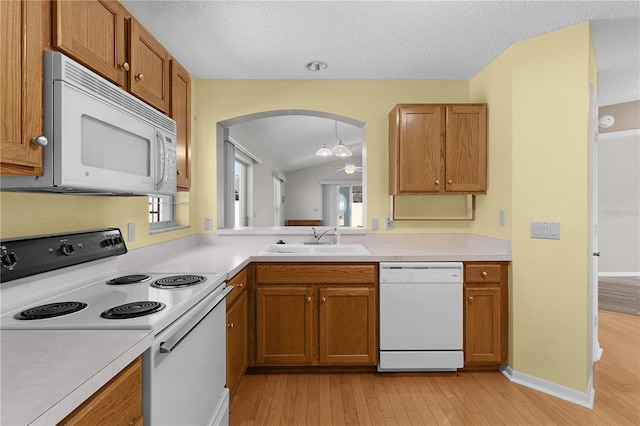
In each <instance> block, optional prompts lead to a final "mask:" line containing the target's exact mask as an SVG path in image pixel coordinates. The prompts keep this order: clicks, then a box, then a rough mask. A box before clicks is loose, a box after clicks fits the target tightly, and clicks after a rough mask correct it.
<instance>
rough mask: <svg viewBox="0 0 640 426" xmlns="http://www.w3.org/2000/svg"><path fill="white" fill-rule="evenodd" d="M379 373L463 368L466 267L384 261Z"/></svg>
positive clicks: (452, 264) (381, 275) (381, 285)
mask: <svg viewBox="0 0 640 426" xmlns="http://www.w3.org/2000/svg"><path fill="white" fill-rule="evenodd" d="M379 294H380V316H379V319H380V324H379V325H380V357H379V364H378V371H380V372H385V371H455V370H456V369H458V368H462V367H463V364H464V356H463V353H462V339H463V337H462V263H461V262H380V292H379Z"/></svg>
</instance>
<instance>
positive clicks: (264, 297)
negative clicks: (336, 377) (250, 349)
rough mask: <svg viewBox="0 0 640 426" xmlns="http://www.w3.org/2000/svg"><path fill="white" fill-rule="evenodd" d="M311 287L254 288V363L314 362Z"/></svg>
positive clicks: (313, 301)
mask: <svg viewBox="0 0 640 426" xmlns="http://www.w3.org/2000/svg"><path fill="white" fill-rule="evenodd" d="M316 303H317V300H316V298H315V296H314V291H313V287H312V286H304V287H297V286H268V287H258V288H257V289H256V362H257V364H262V365H295V364H306V365H310V364H313V363H316V362H317V352H318V351H317V335H316V330H315V322H314V318H315V317H316V315H317V314H316V311H315V308H314V307H315V306H316Z"/></svg>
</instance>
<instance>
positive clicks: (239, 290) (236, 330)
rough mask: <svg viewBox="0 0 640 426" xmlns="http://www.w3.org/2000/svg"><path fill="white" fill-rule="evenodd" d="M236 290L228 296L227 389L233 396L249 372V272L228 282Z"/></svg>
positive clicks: (244, 270)
mask: <svg viewBox="0 0 640 426" xmlns="http://www.w3.org/2000/svg"><path fill="white" fill-rule="evenodd" d="M227 285H233V286H234V287H235V288H234V289H233V291H231V293H229V295H228V296H227V387H228V388H229V392H231V394H233V393H234V391H235V388H236V385H237V384H238V381H239V380H240V377H242V376H243V375H244V373H245V371H246V370H247V365H248V359H249V358H248V356H249V355H248V354H249V349H248V338H249V337H248V336H249V334H248V333H249V323H248V320H249V317H248V311H249V301H248V300H249V298H248V291H247V271H246V269H243V270H242V271H240V272H239V273H237V274H236V275H235V276H234V277H233V278H231V279H230V280H228V281H227Z"/></svg>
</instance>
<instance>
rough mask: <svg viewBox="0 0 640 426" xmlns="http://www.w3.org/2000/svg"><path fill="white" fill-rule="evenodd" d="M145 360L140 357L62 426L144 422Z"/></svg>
mask: <svg viewBox="0 0 640 426" xmlns="http://www.w3.org/2000/svg"><path fill="white" fill-rule="evenodd" d="M142 419H143V417H142V361H141V358H140V357H138V358H137V359H136V360H135V361H134V362H132V363H131V364H129V366H128V367H126V368H125V369H124V370H122V371H121V372H120V373H118V375H117V376H116V377H114V378H113V379H111V381H110V382H109V383H107V384H106V385H104V386H103V387H102V388H100V390H98V391H97V392H96V393H94V394H93V395H92V396H91V397H90V398H89V399H88V400H87V401H85V402H84V403H83V404H82V405H80V407H78V408H76V409H75V410H74V411H73V412H72V413H71V414H69V415H68V416H67V417H65V418H64V419H63V420H62V421H61V422H60V423H58V424H59V425H65V426H66V425H141V424H142Z"/></svg>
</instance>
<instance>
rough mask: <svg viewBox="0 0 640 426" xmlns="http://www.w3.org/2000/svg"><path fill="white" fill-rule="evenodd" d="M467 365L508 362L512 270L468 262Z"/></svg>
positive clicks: (498, 264)
mask: <svg viewBox="0 0 640 426" xmlns="http://www.w3.org/2000/svg"><path fill="white" fill-rule="evenodd" d="M464 277H465V278H464V329H465V330H464V365H465V368H495V367H498V366H500V365H502V364H506V363H507V362H508V333H509V330H508V315H509V313H508V285H507V283H508V267H507V263H504V262H493V263H491V262H479V263H476V262H469V263H465V273H464Z"/></svg>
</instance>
